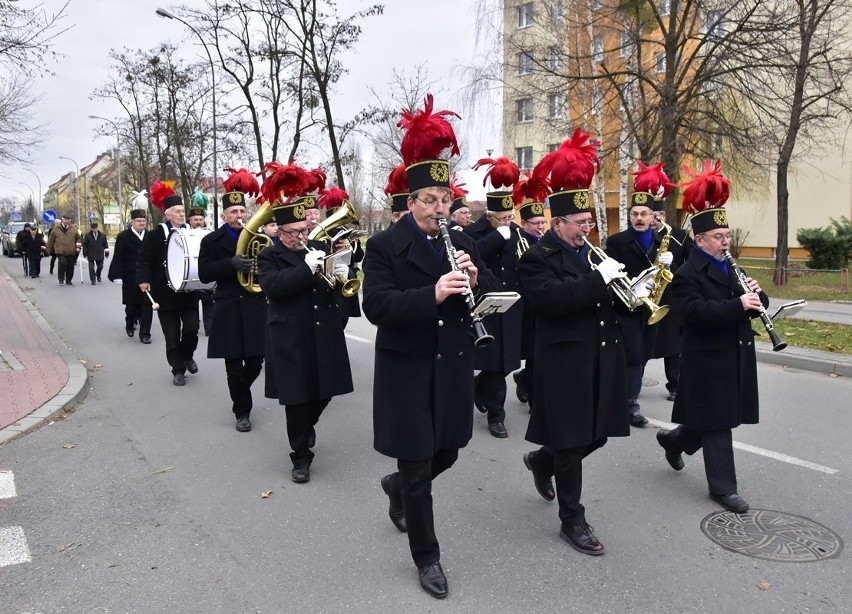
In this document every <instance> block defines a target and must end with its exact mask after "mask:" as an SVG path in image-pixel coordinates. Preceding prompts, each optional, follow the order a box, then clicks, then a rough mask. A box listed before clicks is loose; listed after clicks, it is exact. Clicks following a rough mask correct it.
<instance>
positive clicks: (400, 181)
mask: <svg viewBox="0 0 852 614" xmlns="http://www.w3.org/2000/svg"><path fill="white" fill-rule="evenodd" d="M385 194H387V195H388V196H393V195H394V194H408V175H406V174H405V163H404V162H401V163H400V164H397V165H396V166H395V167H394V169H393V170H392V171H391V172H390V175H388V184H387V185H386V186H385Z"/></svg>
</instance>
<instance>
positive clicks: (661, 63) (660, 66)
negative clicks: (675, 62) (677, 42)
mask: <svg viewBox="0 0 852 614" xmlns="http://www.w3.org/2000/svg"><path fill="white" fill-rule="evenodd" d="M655 62H656V64H657V72H666V52H665V51H661V52H660V53H658V54H657V57H656V59H655Z"/></svg>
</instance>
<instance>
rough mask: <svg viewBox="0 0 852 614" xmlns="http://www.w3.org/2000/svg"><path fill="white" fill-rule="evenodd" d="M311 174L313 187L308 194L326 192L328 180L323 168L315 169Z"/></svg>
mask: <svg viewBox="0 0 852 614" xmlns="http://www.w3.org/2000/svg"><path fill="white" fill-rule="evenodd" d="M309 172H310V174H311V177H312V178H313V179H312V180H311V185H309V186H308V192H316V193H317V194H320V193H322V191H323V190H325V182H326V181H327V180H328V177H326V174H325V171H324V170H322V169H321V168H314V169H311V170H310V171H309ZM347 198H348V197H347Z"/></svg>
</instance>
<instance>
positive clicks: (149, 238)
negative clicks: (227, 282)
mask: <svg viewBox="0 0 852 614" xmlns="http://www.w3.org/2000/svg"><path fill="white" fill-rule="evenodd" d="M165 228H166V226H165V224H160V225H158V226H157V227H156V228H155V229H154V230H149V231H148V232H146V233H145V238H144V239H143V240H142V247H141V248H140V249H139V255H138V256H137V258H136V284H137V285H138V284H142V283H149V284H151V290H150V292H151V296H153V297H154V300H155V301H157V302H158V303H159V304H160V309H163V310H169V309H185V308H188V307H191V306H192V305H193V304H195V305H196V306H197V305H198V298H199V296H198V292H197V291H196V292H175V291H174V290H172V289H171V287H170V286H169V284H168V281H167V277H166V253H167V251H168V246H167V239H168V234H166V230H165ZM143 296H144V295H143ZM146 298H147V297H146Z"/></svg>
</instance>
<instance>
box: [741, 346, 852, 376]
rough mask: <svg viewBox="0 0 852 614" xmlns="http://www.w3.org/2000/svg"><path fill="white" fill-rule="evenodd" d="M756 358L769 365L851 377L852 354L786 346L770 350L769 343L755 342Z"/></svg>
mask: <svg viewBox="0 0 852 614" xmlns="http://www.w3.org/2000/svg"><path fill="white" fill-rule="evenodd" d="M755 351H756V354H757V360H758V361H759V362H762V363H766V364H770V365H778V366H781V367H789V368H791V369H801V370H803V371H814V372H816V373H825V374H826V375H834V376H843V377H852V356H849V355H846V354H833V353H831V352H821V351H819V350H809V349H807V348H797V347H788V348H785V349H783V350H781V351H780V352H774V351H772V345H771V344H769V343H761V342H757V343H755Z"/></svg>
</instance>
